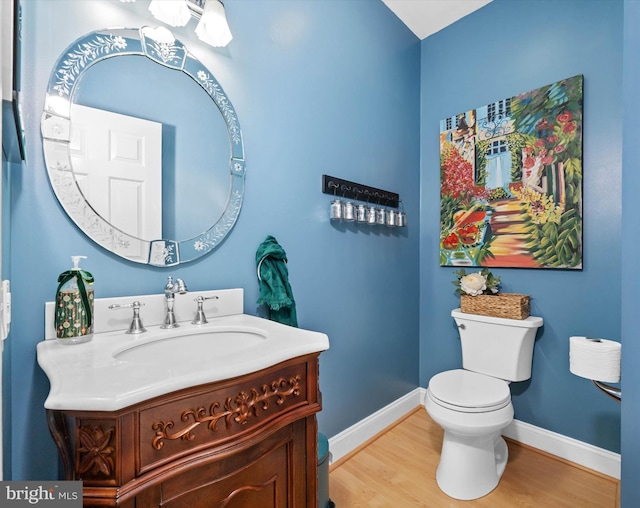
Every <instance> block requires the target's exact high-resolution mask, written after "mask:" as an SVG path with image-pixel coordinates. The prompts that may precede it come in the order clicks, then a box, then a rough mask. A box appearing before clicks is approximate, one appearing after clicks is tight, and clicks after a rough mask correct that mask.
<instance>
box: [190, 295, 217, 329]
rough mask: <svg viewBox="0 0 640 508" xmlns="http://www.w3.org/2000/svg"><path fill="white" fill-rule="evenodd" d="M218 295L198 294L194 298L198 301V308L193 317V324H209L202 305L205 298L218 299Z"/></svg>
mask: <svg viewBox="0 0 640 508" xmlns="http://www.w3.org/2000/svg"><path fill="white" fill-rule="evenodd" d="M217 299H218V297H217V296H215V295H214V296H198V297H197V298H194V300H193V301H194V302H197V303H198V308H197V310H196V316H195V317H194V318H193V321H191V324H192V325H204V324H207V323H208V321H207V316H206V315H205V313H204V310H203V308H202V306H203V305H204V301H205V300H217Z"/></svg>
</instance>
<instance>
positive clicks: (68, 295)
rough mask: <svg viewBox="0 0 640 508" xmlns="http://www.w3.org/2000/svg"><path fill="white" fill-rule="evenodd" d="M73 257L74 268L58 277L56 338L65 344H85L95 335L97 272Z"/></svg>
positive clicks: (83, 257)
mask: <svg viewBox="0 0 640 508" xmlns="http://www.w3.org/2000/svg"><path fill="white" fill-rule="evenodd" d="M86 258H87V257H86V256H71V260H72V261H73V268H72V269H71V270H67V271H66V272H62V273H61V274H60V276H59V277H58V289H57V290H56V313H55V326H56V337H57V339H58V342H60V343H61V344H81V343H83V342H88V341H90V340H91V338H92V337H93V289H89V288H88V287H87V286H91V285H92V284H93V275H91V274H90V273H89V272H87V271H85V270H81V269H80V266H79V264H80V259H86Z"/></svg>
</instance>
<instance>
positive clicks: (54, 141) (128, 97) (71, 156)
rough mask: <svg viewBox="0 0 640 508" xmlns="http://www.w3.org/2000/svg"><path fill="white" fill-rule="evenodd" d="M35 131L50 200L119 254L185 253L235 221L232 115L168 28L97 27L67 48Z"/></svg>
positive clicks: (182, 257)
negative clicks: (51, 192) (50, 190)
mask: <svg viewBox="0 0 640 508" xmlns="http://www.w3.org/2000/svg"><path fill="white" fill-rule="evenodd" d="M114 57H119V58H114ZM125 57H126V58H125ZM159 72H160V73H162V74H161V75H160V74H158V73H159ZM194 118H197V122H194V121H193V119H194ZM41 129H42V137H43V147H44V156H45V163H46V165H47V170H48V173H49V179H50V181H51V185H52V187H53V190H54V192H55V194H56V197H57V198H58V201H59V202H60V204H61V205H62V207H63V208H64V210H65V211H66V213H67V214H68V215H69V217H70V218H71V219H72V220H73V221H74V222H75V223H76V225H77V226H78V227H79V228H80V229H81V230H82V231H83V232H84V233H85V234H86V235H87V236H89V237H90V238H91V239H92V240H93V241H95V242H96V243H98V244H99V245H101V246H102V247H104V248H106V249H107V250H109V251H111V252H113V253H115V254H117V255H119V256H122V257H123V258H126V259H129V260H131V261H135V262H138V263H148V264H151V265H154V266H174V265H177V264H179V263H185V262H188V261H192V260H194V259H197V258H199V257H201V256H203V255H204V254H207V253H208V252H211V251H212V250H213V249H214V248H215V247H217V246H218V245H219V244H220V242H221V241H222V240H223V239H224V237H225V236H226V235H227V234H228V233H229V232H230V230H231V229H232V228H233V225H234V224H235V222H236V220H237V218H238V215H239V213H240V209H241V207H242V201H243V195H244V178H245V162H244V148H243V143H242V134H241V131H240V125H239V122H238V118H237V115H236V112H235V110H234V109H233V106H232V105H231V102H230V101H229V99H228V97H227V96H226V94H225V93H224V91H223V89H222V87H221V86H220V84H219V83H218V82H217V81H216V79H215V78H214V77H213V75H212V74H211V73H210V72H209V71H208V70H207V69H206V68H205V67H204V66H203V65H202V63H201V62H199V61H198V59H197V58H195V57H194V56H193V55H192V54H191V53H189V52H188V51H187V49H186V48H185V47H184V45H183V44H182V43H180V41H178V40H176V39H174V37H173V35H172V34H171V32H169V31H168V30H167V29H165V28H162V27H160V28H150V27H143V28H141V29H139V30H138V29H109V30H102V31H97V32H92V33H90V34H88V35H86V36H84V37H82V38H80V39H79V40H77V41H76V42H74V43H73V44H72V45H71V46H69V47H68V48H67V49H66V50H65V51H64V53H63V54H62V56H61V57H60V58H59V60H58V62H57V63H56V65H55V67H54V69H53V72H52V74H51V78H50V80H49V85H48V89H47V94H46V98H45V108H44V113H43V116H42V122H41ZM185 238H186V239H185Z"/></svg>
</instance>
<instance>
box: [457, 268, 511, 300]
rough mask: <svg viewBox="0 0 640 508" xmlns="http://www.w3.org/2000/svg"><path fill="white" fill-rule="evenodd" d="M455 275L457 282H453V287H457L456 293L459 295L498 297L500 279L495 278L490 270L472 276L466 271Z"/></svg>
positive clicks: (460, 271) (459, 271) (484, 269)
mask: <svg viewBox="0 0 640 508" xmlns="http://www.w3.org/2000/svg"><path fill="white" fill-rule="evenodd" d="M454 273H455V275H456V280H454V281H453V285H454V286H457V288H458V289H456V291H455V292H456V293H457V294H459V295H470V296H478V295H497V294H498V293H499V292H500V290H499V289H498V286H499V285H500V277H495V276H494V275H493V274H492V273H491V272H490V271H489V269H488V268H483V269H482V271H481V272H475V273H470V274H467V272H466V271H465V270H464V269H460V270H456V271H455V272H454Z"/></svg>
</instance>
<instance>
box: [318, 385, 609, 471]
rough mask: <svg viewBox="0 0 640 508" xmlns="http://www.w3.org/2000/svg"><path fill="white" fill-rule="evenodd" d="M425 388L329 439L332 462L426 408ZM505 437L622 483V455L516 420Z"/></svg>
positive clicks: (506, 430)
mask: <svg viewBox="0 0 640 508" xmlns="http://www.w3.org/2000/svg"><path fill="white" fill-rule="evenodd" d="M425 394H426V390H425V389H424V388H416V389H415V390H413V391H411V392H409V393H408V394H406V395H405V396H403V397H400V398H399V399H398V400H396V401H394V402H392V403H391V404H389V405H388V406H385V407H383V408H382V409H380V410H378V411H376V412H375V413H373V414H372V415H369V416H367V417H366V418H365V419H363V420H361V421H359V422H358V423H356V424H354V425H352V426H351V427H349V428H348V429H345V430H343V431H342V432H340V433H339V434H336V435H335V436H333V437H331V438H330V439H329V450H330V451H331V456H330V457H331V458H330V462H331V463H333V462H336V461H338V460H340V459H341V458H343V457H345V456H347V455H348V454H349V453H351V452H352V451H354V450H356V449H357V448H358V447H359V446H361V445H363V444H364V443H366V442H367V441H368V440H369V439H371V438H372V437H374V436H376V435H377V434H379V433H380V432H382V431H383V430H384V429H386V428H387V427H389V426H390V425H392V424H393V423H395V422H396V421H398V420H399V419H400V418H402V417H404V416H405V415H407V414H408V413H410V412H411V411H413V410H414V409H415V408H416V407H418V406H423V407H424V396H425ZM503 435H505V436H506V437H508V438H510V439H513V440H514V441H518V442H520V443H522V444H525V445H528V446H531V447H533V448H537V449H539V450H542V451H545V452H547V453H550V454H551V455H555V456H557V457H560V458H563V459H565V460H568V461H570V462H573V463H575V464H578V465H580V466H583V467H586V468H588V469H592V470H594V471H598V472H599V473H602V474H605V475H607V476H611V477H613V478H616V479H618V480H619V479H620V454H619V453H614V452H610V451H609V450H605V449H603V448H599V447H597V446H593V445H591V444H588V443H584V442H582V441H578V440H577V439H573V438H570V437H567V436H563V435H562V434H557V433H556V432H552V431H550V430H546V429H542V428H540V427H536V426H535V425H531V424H529V423H525V422H521V421H519V420H513V422H511V424H509V426H508V427H507V428H506V429H505V430H504V432H503Z"/></svg>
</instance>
